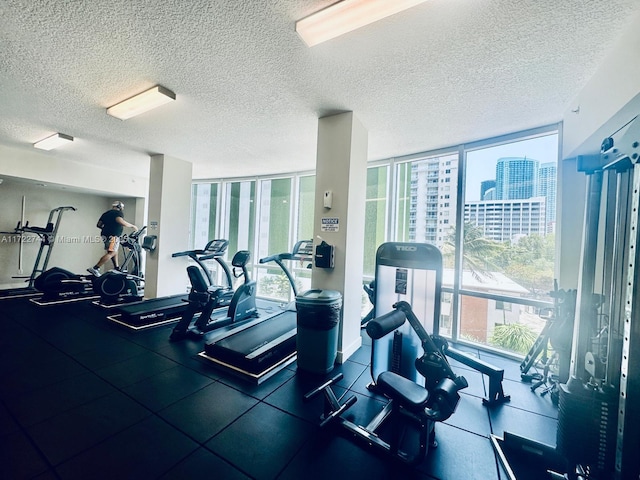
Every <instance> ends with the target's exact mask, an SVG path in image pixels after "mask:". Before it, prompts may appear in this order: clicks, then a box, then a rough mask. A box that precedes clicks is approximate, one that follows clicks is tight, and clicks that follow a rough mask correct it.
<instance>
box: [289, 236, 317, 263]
mask: <svg viewBox="0 0 640 480" xmlns="http://www.w3.org/2000/svg"><path fill="white" fill-rule="evenodd" d="M291 253H292V255H291V256H292V257H295V258H296V259H304V258H311V257H312V256H313V240H300V241H299V242H298V243H296V244H295V245H294V247H293V252H291Z"/></svg>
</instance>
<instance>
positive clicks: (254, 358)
mask: <svg viewBox="0 0 640 480" xmlns="http://www.w3.org/2000/svg"><path fill="white" fill-rule="evenodd" d="M312 253H313V241H312V240H301V241H299V242H298V243H296V244H295V246H294V248H293V251H292V252H291V253H280V254H277V255H272V256H269V257H265V258H261V259H260V263H261V264H264V263H269V262H275V263H277V264H278V266H279V267H280V268H281V269H282V271H283V272H284V273H285V275H286V276H287V279H288V280H289V283H290V284H291V289H292V290H293V293H294V295H295V296H297V295H298V291H297V288H296V285H295V281H294V279H293V276H292V275H291V272H290V271H289V269H288V268H287V266H286V265H285V264H284V261H301V262H304V261H310V260H311V258H312ZM309 266H310V264H309ZM296 333H297V314H296V310H295V302H291V303H290V304H289V307H288V308H287V309H286V310H284V311H282V312H280V313H276V314H275V315H273V314H272V315H268V316H264V317H261V318H258V319H256V320H253V321H251V322H248V323H246V324H243V325H241V326H238V327H237V328H233V329H231V330H228V331H226V332H223V333H221V334H219V335H218V336H216V337H213V338H210V339H209V340H208V341H207V343H206V344H205V350H204V352H201V353H200V354H199V356H200V357H201V358H203V359H205V360H208V361H210V362H211V363H212V364H214V365H215V366H216V367H218V368H221V369H223V370H226V371H228V372H229V373H231V374H233V375H235V376H238V377H240V378H243V379H245V380H248V381H251V382H253V383H257V384H259V383H262V382H263V381H264V380H266V379H268V378H270V377H271V376H273V375H275V374H276V373H278V372H279V371H280V370H282V369H283V368H284V367H286V366H287V365H289V364H291V363H293V362H294V361H295V359H296Z"/></svg>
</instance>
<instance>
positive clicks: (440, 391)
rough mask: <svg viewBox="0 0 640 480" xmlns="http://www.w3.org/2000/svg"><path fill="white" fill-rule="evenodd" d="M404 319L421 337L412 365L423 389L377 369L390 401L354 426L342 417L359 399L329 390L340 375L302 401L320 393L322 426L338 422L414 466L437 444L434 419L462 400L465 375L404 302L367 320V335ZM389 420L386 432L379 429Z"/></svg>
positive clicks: (386, 329) (384, 330)
mask: <svg viewBox="0 0 640 480" xmlns="http://www.w3.org/2000/svg"><path fill="white" fill-rule="evenodd" d="M405 321H406V322H408V325H409V327H410V328H411V329H412V330H413V331H414V332H415V334H416V335H417V337H418V338H419V339H420V344H421V348H422V350H423V352H422V355H420V356H419V357H418V358H415V359H414V362H413V363H414V368H415V369H416V371H417V372H418V373H419V374H420V375H421V377H422V379H423V383H424V387H423V386H422V385H419V384H417V383H415V382H414V381H412V380H409V379H407V378H405V377H403V376H402V375H400V374H398V373H394V372H391V371H384V372H381V373H380V374H379V375H378V376H377V378H376V385H377V388H378V390H379V391H380V393H382V394H383V395H385V396H386V397H387V398H389V402H388V403H387V404H386V405H385V407H384V408H383V409H382V410H381V411H380V412H379V413H378V415H376V416H375V417H374V418H373V420H371V422H369V424H368V425H367V426H360V425H356V424H354V423H353V422H350V421H349V420H347V419H345V418H343V417H341V415H342V413H344V412H345V411H346V410H348V409H349V408H350V407H351V406H352V405H353V404H354V403H356V400H357V397H356V396H355V395H353V396H351V397H349V398H348V399H347V400H346V401H345V402H344V403H341V399H339V398H338V397H337V396H336V394H335V392H334V391H333V389H332V385H333V384H334V383H336V382H337V381H339V380H340V379H341V378H342V374H338V375H336V376H334V377H333V378H332V379H330V380H328V381H327V382H325V383H324V384H322V385H320V386H319V387H318V388H316V389H314V390H312V391H310V392H308V393H307V394H305V395H304V397H303V400H304V401H305V402H308V401H310V400H311V399H313V398H315V397H316V396H317V395H319V394H321V393H322V394H324V398H325V411H324V414H323V415H322V417H321V421H320V426H321V427H324V426H326V425H328V424H330V423H333V422H338V423H339V424H340V425H342V427H344V428H345V429H347V431H349V432H350V433H352V434H354V435H355V436H356V437H357V438H358V439H360V440H363V441H364V442H365V443H366V444H367V445H370V446H372V447H374V448H376V449H378V450H380V451H382V452H384V453H385V454H389V455H391V456H393V457H394V458H395V459H397V460H400V461H401V462H403V463H406V464H408V465H417V464H419V463H420V462H422V460H423V459H424V458H425V456H426V455H427V453H428V451H429V447H435V446H436V441H435V423H436V422H444V421H445V420H447V419H448V418H449V417H450V416H451V415H453V413H454V412H455V410H456V407H457V405H458V402H459V401H460V395H459V393H458V392H459V391H460V390H462V389H464V388H467V386H468V384H467V381H466V379H465V378H464V377H463V376H458V375H456V374H455V373H454V372H453V370H452V369H451V366H450V365H449V362H448V361H447V359H446V357H445V355H444V348H443V343H442V339H440V338H437V337H434V336H433V335H429V334H428V333H427V331H426V330H425V329H424V327H423V326H422V323H421V322H420V320H418V318H417V317H416V315H415V313H414V312H413V310H412V308H411V305H409V304H408V303H407V302H402V301H401V302H398V303H396V304H395V305H393V310H391V312H389V313H386V314H384V315H382V316H380V317H377V318H375V319H373V320H371V321H370V322H369V323H368V325H367V327H366V328H367V333H368V334H369V336H370V337H371V338H373V339H379V338H381V337H383V336H385V335H387V334H388V333H390V332H394V331H397V329H398V328H400V327H402V326H403V324H405ZM388 424H390V429H389V431H387V432H386V434H384V433H382V432H383V430H384V427H385V426H387V425H388ZM408 429H413V431H415V432H417V435H415V436H412V435H410V434H407V431H408ZM404 438H411V439H413V438H417V440H418V441H417V444H418V446H417V447H415V446H414V448H413V449H411V448H410V445H408V443H409V442H407V441H403V439H404Z"/></svg>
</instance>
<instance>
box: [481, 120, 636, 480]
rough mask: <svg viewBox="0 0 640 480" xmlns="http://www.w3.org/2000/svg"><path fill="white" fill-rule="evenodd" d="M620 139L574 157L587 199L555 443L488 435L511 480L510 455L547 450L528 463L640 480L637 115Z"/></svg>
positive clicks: (574, 474)
mask: <svg viewBox="0 0 640 480" xmlns="http://www.w3.org/2000/svg"><path fill="white" fill-rule="evenodd" d="M614 136H615V137H616V138H615V139H614V138H611V137H610V138H606V139H605V140H604V141H603V142H602V146H601V153H600V155H598V156H590V157H578V170H579V171H581V172H584V173H585V174H586V175H587V201H586V209H585V221H584V232H583V238H582V250H581V264H580V271H579V281H578V289H577V296H576V313H575V321H574V327H573V336H572V345H571V361H570V367H569V374H568V379H567V381H566V383H560V384H559V410H558V430H557V437H556V440H557V445H556V448H555V449H551V451H550V450H549V447H545V446H541V445H540V444H537V443H535V442H532V441H531V440H527V439H524V438H522V437H518V436H516V435H508V434H507V432H505V437H504V439H502V440H501V439H498V438H496V437H495V436H492V438H491V440H492V443H493V445H494V447H495V448H496V451H497V452H498V456H499V458H500V459H501V461H502V462H503V465H504V467H505V470H506V471H507V474H508V478H509V480H515V479H516V476H515V475H514V474H513V471H512V470H511V468H510V465H509V462H507V461H506V457H505V454H504V453H505V452H509V451H511V452H515V453H516V460H517V457H521V456H522V455H523V452H528V453H529V455H530V456H531V452H536V451H539V452H542V451H545V455H533V456H531V459H530V461H529V467H531V466H533V467H539V466H540V464H542V465H545V466H546V465H548V463H546V464H545V463H544V462H545V460H548V459H549V458H551V459H553V458H555V459H560V460H561V461H562V462H564V469H563V470H560V471H562V472H567V471H568V472H569V473H565V474H564V475H563V474H555V473H552V474H551V475H552V477H551V478H554V479H565V480H566V479H569V480H627V479H630V480H631V479H633V480H637V479H638V478H640V462H638V452H639V451H640V430H638V425H640V304H639V302H640V298H638V295H637V291H638V286H639V284H640V278H639V276H640V268H639V266H638V262H639V261H640V253H639V252H638V249H639V248H640V164H639V163H638V160H640V121H639V120H638V118H637V117H636V118H634V119H632V120H631V121H630V122H629V123H628V124H626V125H625V126H623V128H621V129H620V130H619V131H618V132H616V133H615V134H614ZM525 360H527V359H525ZM528 360H531V359H528ZM543 456H544V457H546V459H543V458H542V457H543ZM547 470H552V469H551V468H548V467H547Z"/></svg>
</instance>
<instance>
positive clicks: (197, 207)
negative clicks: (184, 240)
mask: <svg viewBox="0 0 640 480" xmlns="http://www.w3.org/2000/svg"><path fill="white" fill-rule="evenodd" d="M217 218H218V184H217V183H194V184H193V185H192V186H191V225H190V230H189V234H190V235H189V245H190V246H189V248H191V249H194V250H195V249H203V248H204V247H205V246H206V245H207V242H209V241H211V240H214V239H215V238H216V234H217V232H216V228H217V223H216V222H217Z"/></svg>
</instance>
